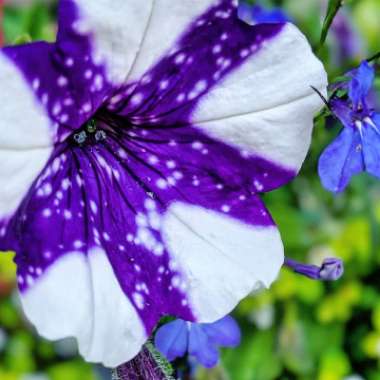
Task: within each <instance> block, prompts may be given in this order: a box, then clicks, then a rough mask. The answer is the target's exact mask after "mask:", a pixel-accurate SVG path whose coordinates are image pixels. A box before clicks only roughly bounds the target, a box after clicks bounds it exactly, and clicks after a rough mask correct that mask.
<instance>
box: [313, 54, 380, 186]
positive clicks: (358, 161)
mask: <svg viewBox="0 0 380 380" xmlns="http://www.w3.org/2000/svg"><path fill="white" fill-rule="evenodd" d="M347 77H348V78H349V80H348V81H346V82H343V83H341V84H339V85H338V86H336V87H337V89H346V90H347V93H348V99H341V98H339V97H336V96H333V98H332V99H331V100H330V102H329V103H330V108H331V110H332V112H333V113H334V114H335V116H336V117H337V118H338V119H339V120H340V122H341V123H342V124H343V127H344V128H343V129H342V131H341V133H340V134H339V135H338V137H337V138H336V139H335V140H334V141H333V142H332V143H331V144H330V145H329V146H328V147H327V148H326V149H325V151H324V152H323V153H322V155H321V157H320V159H319V175H320V177H321V181H322V184H323V186H324V187H325V188H326V189H327V190H329V191H331V192H334V193H339V192H342V191H343V190H344V189H345V188H346V187H347V185H348V184H349V182H350V180H351V178H352V176H354V175H356V174H359V173H361V172H363V171H366V172H367V173H369V174H371V175H372V176H374V177H377V178H380V114H379V113H376V112H375V111H374V109H373V108H372V107H371V105H370V102H369V101H368V97H369V92H370V90H371V87H372V84H373V81H374V79H375V72H374V69H373V67H372V66H371V65H370V64H369V63H368V62H367V61H363V62H362V63H361V64H360V66H359V67H358V68H357V69H355V70H352V71H351V72H349V73H348V74H347Z"/></svg>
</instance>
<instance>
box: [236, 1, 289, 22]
mask: <svg viewBox="0 0 380 380" xmlns="http://www.w3.org/2000/svg"><path fill="white" fill-rule="evenodd" d="M238 16H239V19H240V20H243V21H244V22H246V23H247V24H249V25H255V24H264V23H268V24H273V23H279V22H289V21H291V19H290V17H289V16H288V15H287V14H286V13H285V12H284V11H283V10H282V9H281V8H272V9H267V8H265V7H263V6H262V5H260V4H248V3H246V2H244V1H240V2H239V8H238Z"/></svg>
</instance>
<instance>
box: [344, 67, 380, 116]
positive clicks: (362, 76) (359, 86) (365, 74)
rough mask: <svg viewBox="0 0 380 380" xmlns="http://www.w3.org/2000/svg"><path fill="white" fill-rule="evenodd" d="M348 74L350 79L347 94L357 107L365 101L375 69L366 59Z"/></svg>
mask: <svg viewBox="0 0 380 380" xmlns="http://www.w3.org/2000/svg"><path fill="white" fill-rule="evenodd" d="M350 75H351V77H352V79H351V81H350V84H349V88H348V95H349V97H350V99H351V101H352V103H353V104H354V107H355V108H356V109H357V108H358V107H359V106H360V104H362V105H363V104H364V102H365V98H366V96H367V95H368V92H369V90H370V89H371V87H372V84H373V81H374V79H375V71H374V69H373V67H372V66H370V65H369V63H368V62H367V61H363V62H362V63H361V64H360V66H359V67H358V68H357V69H356V70H354V71H352V72H351V74H350Z"/></svg>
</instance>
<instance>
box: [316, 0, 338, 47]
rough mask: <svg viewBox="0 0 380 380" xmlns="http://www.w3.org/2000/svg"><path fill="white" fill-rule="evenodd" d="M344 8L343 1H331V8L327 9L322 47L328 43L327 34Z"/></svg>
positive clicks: (321, 41)
mask: <svg viewBox="0 0 380 380" xmlns="http://www.w3.org/2000/svg"><path fill="white" fill-rule="evenodd" d="M342 6H343V0H329V6H328V8H327V14H326V17H325V20H324V22H323V27H322V33H321V40H320V46H321V47H322V46H323V44H324V43H325V41H326V38H327V34H328V33H329V30H330V27H331V25H332V23H333V21H334V18H335V16H336V15H337V14H338V11H339V9H340V8H341V7H342Z"/></svg>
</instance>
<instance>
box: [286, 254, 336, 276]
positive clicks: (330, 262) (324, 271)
mask: <svg viewBox="0 0 380 380" xmlns="http://www.w3.org/2000/svg"><path fill="white" fill-rule="evenodd" d="M284 265H285V266H287V267H288V268H290V269H292V270H293V271H294V272H296V273H299V274H302V275H303V276H306V277H309V278H311V279H313V280H322V281H336V280H339V278H341V277H342V275H343V272H344V266H343V261H342V260H340V259H337V258H328V259H325V260H324V261H323V264H322V266H320V267H318V266H317V265H308V264H302V263H299V262H298V261H295V260H292V259H285V263H284Z"/></svg>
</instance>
